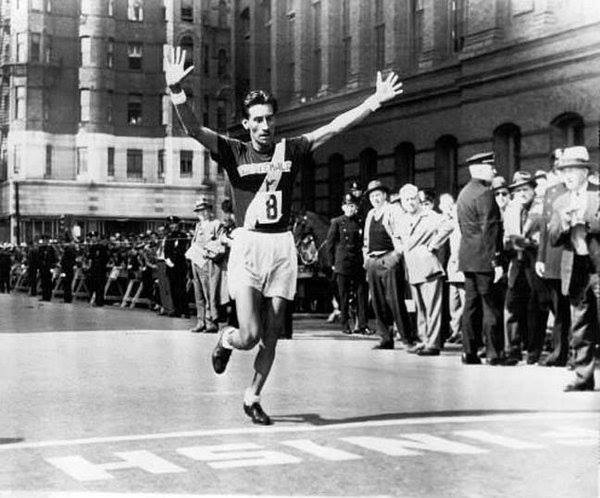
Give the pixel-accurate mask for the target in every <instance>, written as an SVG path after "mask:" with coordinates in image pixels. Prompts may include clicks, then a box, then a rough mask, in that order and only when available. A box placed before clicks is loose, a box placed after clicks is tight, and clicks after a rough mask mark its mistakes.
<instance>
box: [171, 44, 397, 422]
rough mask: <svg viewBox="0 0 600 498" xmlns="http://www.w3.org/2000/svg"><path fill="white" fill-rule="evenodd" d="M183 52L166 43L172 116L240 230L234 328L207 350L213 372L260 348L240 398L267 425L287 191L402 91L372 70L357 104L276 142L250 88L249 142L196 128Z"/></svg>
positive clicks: (284, 286) (284, 264)
mask: <svg viewBox="0 0 600 498" xmlns="http://www.w3.org/2000/svg"><path fill="white" fill-rule="evenodd" d="M185 60H186V54H185V51H184V50H182V49H181V47H178V48H172V49H171V50H170V52H169V53H168V54H167V60H166V61H165V64H164V69H165V79H166V83H167V86H168V87H169V90H170V93H171V100H172V101H173V104H174V105H175V110H176V112H177V116H178V118H179V120H180V122H181V124H182V126H183V129H184V130H185V131H186V133H187V134H188V135H190V136H191V137H193V138H195V139H196V140H197V141H198V142H200V143H201V144H202V145H203V146H204V147H205V148H206V149H208V150H209V151H210V152H211V154H212V157H213V159H215V160H217V161H218V162H219V164H220V165H221V167H222V168H223V169H224V170H225V171H226V172H227V176H228V178H229V181H230V183H231V187H232V193H233V205H234V210H235V219H236V222H237V223H238V225H239V227H240V228H238V229H237V230H236V232H235V235H234V237H233V242H232V245H231V253H230V257H229V266H228V269H229V271H228V274H229V292H230V293H231V295H232V297H234V298H235V300H236V308H237V315H238V322H239V325H240V326H239V328H234V327H225V328H224V329H223V332H222V334H221V336H220V337H219V340H218V342H217V345H216V347H215V349H214V351H213V355H212V363H213V369H214V371H215V372H216V373H217V374H221V373H223V372H224V371H225V369H226V367H227V363H228V361H229V358H230V356H231V351H232V350H233V349H239V350H249V349H253V348H254V347H255V346H257V345H258V346H259V351H258V355H257V357H256V361H255V363H254V372H255V373H254V376H253V380H252V382H251V385H250V386H249V387H248V389H247V390H246V393H245V396H244V403H243V406H244V412H245V413H246V415H248V416H249V417H250V418H251V419H252V421H253V422H254V423H257V424H263V425H268V424H270V423H271V419H270V417H269V416H268V415H267V414H266V413H265V412H264V410H263V409H262V406H261V405H260V393H261V391H262V388H263V386H264V384H265V382H266V380H267V377H268V375H269V372H270V370H271V367H272V365H273V361H274V359H275V349H276V346H277V339H278V337H279V335H280V332H281V330H282V329H283V328H284V319H285V311H286V302H287V301H291V300H292V299H293V298H294V295H295V293H296V280H297V273H298V268H297V265H298V261H297V254H296V247H295V244H294V240H293V236H292V234H291V232H290V231H289V226H290V218H291V211H292V193H293V188H294V180H295V178H296V175H297V173H298V172H299V171H300V170H301V169H302V168H303V167H305V166H307V165H310V164H312V163H313V159H312V152H313V151H314V150H315V149H316V148H318V147H319V146H321V145H323V144H324V143H326V142H327V141H328V140H330V139H331V138H333V137H334V136H336V135H338V134H339V133H341V132H343V131H345V130H347V129H349V128H350V127H352V126H354V125H356V124H358V123H359V122H361V121H363V120H364V119H366V118H367V116H369V115H370V114H371V113H373V112H374V111H376V110H377V109H379V108H380V107H381V105H382V104H384V103H385V102H387V101H390V100H392V99H394V98H395V97H397V96H398V95H400V94H401V93H402V83H401V82H400V81H399V80H398V76H397V75H396V74H395V73H391V74H390V75H389V76H388V77H387V78H386V79H385V80H384V79H383V78H382V76H381V72H378V73H377V79H376V84H375V92H374V93H373V94H372V95H371V96H369V97H368V98H367V99H366V100H365V101H364V102H363V103H362V104H360V105H358V106H357V107H355V108H354V109H350V110H349V111H346V112H344V113H343V114H341V115H339V116H337V117H336V118H335V119H333V120H332V121H331V122H330V123H328V124H326V125H324V126H321V127H320V128H317V129H316V130H314V131H311V132H309V133H306V134H304V135H302V136H299V137H292V138H286V139H276V137H275V128H276V126H275V123H276V113H277V101H276V99H275V98H274V97H273V96H272V95H271V94H269V93H268V92H265V91H263V90H252V91H251V92H249V93H248V95H247V96H246V98H245V99H244V101H243V104H242V108H243V119H242V126H243V127H244V129H245V130H247V131H248V132H249V135H250V141H249V142H242V141H240V140H236V139H233V138H231V137H226V136H224V135H220V134H219V133H216V132H215V131H213V130H211V129H209V128H207V127H205V126H202V125H201V124H200V122H199V120H198V118H197V117H196V116H195V115H194V112H193V110H192V108H191V106H190V105H189V103H187V102H186V100H187V98H186V95H185V92H184V91H183V88H182V80H183V79H184V78H185V77H186V76H187V75H188V74H189V73H190V72H191V71H192V70H193V68H194V66H190V67H188V68H187V69H186V68H185V67H184V65H185Z"/></svg>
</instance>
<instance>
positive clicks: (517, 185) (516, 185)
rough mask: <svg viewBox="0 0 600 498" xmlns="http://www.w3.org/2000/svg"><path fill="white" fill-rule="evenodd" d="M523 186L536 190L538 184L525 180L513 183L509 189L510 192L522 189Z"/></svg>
mask: <svg viewBox="0 0 600 498" xmlns="http://www.w3.org/2000/svg"><path fill="white" fill-rule="evenodd" d="M523 185H529V186H530V187H531V188H535V186H536V185H537V182H536V181H535V180H533V179H532V180H524V181H522V182H516V183H511V184H510V185H509V186H508V187H507V188H508V190H511V191H512V190H515V189H516V188H519V187H522V186H523Z"/></svg>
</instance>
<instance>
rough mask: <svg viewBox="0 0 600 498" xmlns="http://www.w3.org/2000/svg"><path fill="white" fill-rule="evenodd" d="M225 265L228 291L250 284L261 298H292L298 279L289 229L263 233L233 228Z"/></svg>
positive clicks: (293, 245)
mask: <svg viewBox="0 0 600 498" xmlns="http://www.w3.org/2000/svg"><path fill="white" fill-rule="evenodd" d="M231 235H232V237H233V241H232V243H231V253H230V255H229V264H228V265H227V285H228V286H229V294H230V295H231V297H232V298H233V299H235V295H236V292H237V291H239V290H240V289H241V288H244V287H252V288H254V289H256V290H258V291H259V292H261V293H262V295H263V296H265V297H282V298H284V299H288V300H290V301H291V300H293V299H294V296H295V295H296V279H297V278H298V255H297V253H296V245H295V244H294V237H293V235H292V233H291V232H281V233H264V232H255V231H252V230H247V229H245V228H237V229H235V230H234V231H233V233H232V234H231Z"/></svg>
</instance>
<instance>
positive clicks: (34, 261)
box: [27, 236, 40, 296]
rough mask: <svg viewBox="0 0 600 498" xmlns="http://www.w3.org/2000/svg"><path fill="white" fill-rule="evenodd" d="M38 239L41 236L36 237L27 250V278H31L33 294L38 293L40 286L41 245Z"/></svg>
mask: <svg viewBox="0 0 600 498" xmlns="http://www.w3.org/2000/svg"><path fill="white" fill-rule="evenodd" d="M38 241H39V236H37V237H34V240H33V241H32V242H31V244H30V245H29V249H28V251H27V278H28V279H29V286H30V288H31V295H32V296H36V295H37V288H38V269H39V266H40V247H39V244H38Z"/></svg>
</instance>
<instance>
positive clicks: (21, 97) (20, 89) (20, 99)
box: [15, 86, 26, 119]
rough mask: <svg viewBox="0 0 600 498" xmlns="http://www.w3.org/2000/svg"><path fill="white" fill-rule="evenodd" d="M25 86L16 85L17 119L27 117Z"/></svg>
mask: <svg viewBox="0 0 600 498" xmlns="http://www.w3.org/2000/svg"><path fill="white" fill-rule="evenodd" d="M25 104H26V102H25V87H24V86H17V87H15V119H25Z"/></svg>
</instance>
